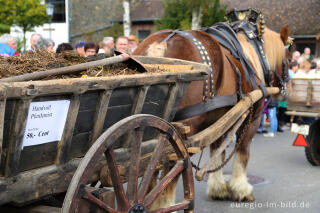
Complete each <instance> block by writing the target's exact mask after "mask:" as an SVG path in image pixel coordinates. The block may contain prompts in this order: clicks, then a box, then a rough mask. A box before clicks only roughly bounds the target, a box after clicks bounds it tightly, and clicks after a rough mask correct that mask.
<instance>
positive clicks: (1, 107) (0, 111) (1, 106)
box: [0, 99, 6, 162]
mask: <svg viewBox="0 0 320 213" xmlns="http://www.w3.org/2000/svg"><path fill="white" fill-rule="evenodd" d="M5 111H6V99H3V100H1V101H0V162H1V160H2V159H1V156H2V148H3V129H4V116H5Z"/></svg>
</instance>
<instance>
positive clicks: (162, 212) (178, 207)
mask: <svg viewBox="0 0 320 213" xmlns="http://www.w3.org/2000/svg"><path fill="white" fill-rule="evenodd" d="M191 202H193V201H187V200H185V201H183V202H181V203H178V204H175V205H173V206H169V207H167V208H161V209H156V210H154V211H150V212H149V213H167V212H173V211H178V210H183V209H190V205H191Z"/></svg>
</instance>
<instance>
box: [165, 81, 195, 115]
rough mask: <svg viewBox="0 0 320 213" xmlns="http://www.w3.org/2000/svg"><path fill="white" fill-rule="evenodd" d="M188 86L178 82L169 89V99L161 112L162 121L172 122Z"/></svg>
mask: <svg viewBox="0 0 320 213" xmlns="http://www.w3.org/2000/svg"><path fill="white" fill-rule="evenodd" d="M188 86H189V84H186V83H183V82H178V83H176V84H175V85H173V86H172V87H171V89H170V92H169V98H168V101H167V103H166V106H165V108H164V111H163V116H162V118H163V119H165V120H167V121H172V120H173V117H174V115H175V114H176V111H177V109H178V105H179V104H180V102H181V99H182V97H183V95H184V94H185V92H186V91H187V89H188Z"/></svg>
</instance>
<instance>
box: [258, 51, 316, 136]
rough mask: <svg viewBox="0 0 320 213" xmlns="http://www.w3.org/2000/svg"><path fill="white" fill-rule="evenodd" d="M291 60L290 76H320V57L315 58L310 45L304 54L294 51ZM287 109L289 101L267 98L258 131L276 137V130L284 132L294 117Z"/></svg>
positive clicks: (308, 121)
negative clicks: (266, 123) (266, 125)
mask: <svg viewBox="0 0 320 213" xmlns="http://www.w3.org/2000/svg"><path fill="white" fill-rule="evenodd" d="M289 61H290V64H289V76H290V78H300V77H301V78H320V59H318V58H313V56H312V55H311V50H310V48H309V47H306V48H305V49H304V51H303V53H302V54H301V53H300V52H299V51H294V52H293V53H292V57H291V59H289ZM286 109H287V101H285V100H284V101H276V100H275V99H273V98H271V97H269V99H266V100H265V108H264V111H263V114H262V117H261V121H260V126H259V129H258V133H263V136H265V137H274V136H275V135H276V132H283V130H284V129H285V128H288V127H289V126H290V122H291V121H293V118H290V117H289V116H288V115H286V114H285V112H286ZM265 121H269V123H270V126H269V131H267V130H266V129H265V127H264V124H265ZM312 121H313V120H312V119H306V120H305V122H306V123H310V122H312Z"/></svg>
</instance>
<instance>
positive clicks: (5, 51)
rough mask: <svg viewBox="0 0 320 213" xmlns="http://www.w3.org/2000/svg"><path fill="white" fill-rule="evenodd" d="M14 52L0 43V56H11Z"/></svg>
mask: <svg viewBox="0 0 320 213" xmlns="http://www.w3.org/2000/svg"><path fill="white" fill-rule="evenodd" d="M15 52H16V51H15V50H14V49H12V48H11V47H9V46H8V45H6V44H3V43H0V56H4V57H9V56H13V55H14V53H15Z"/></svg>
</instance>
